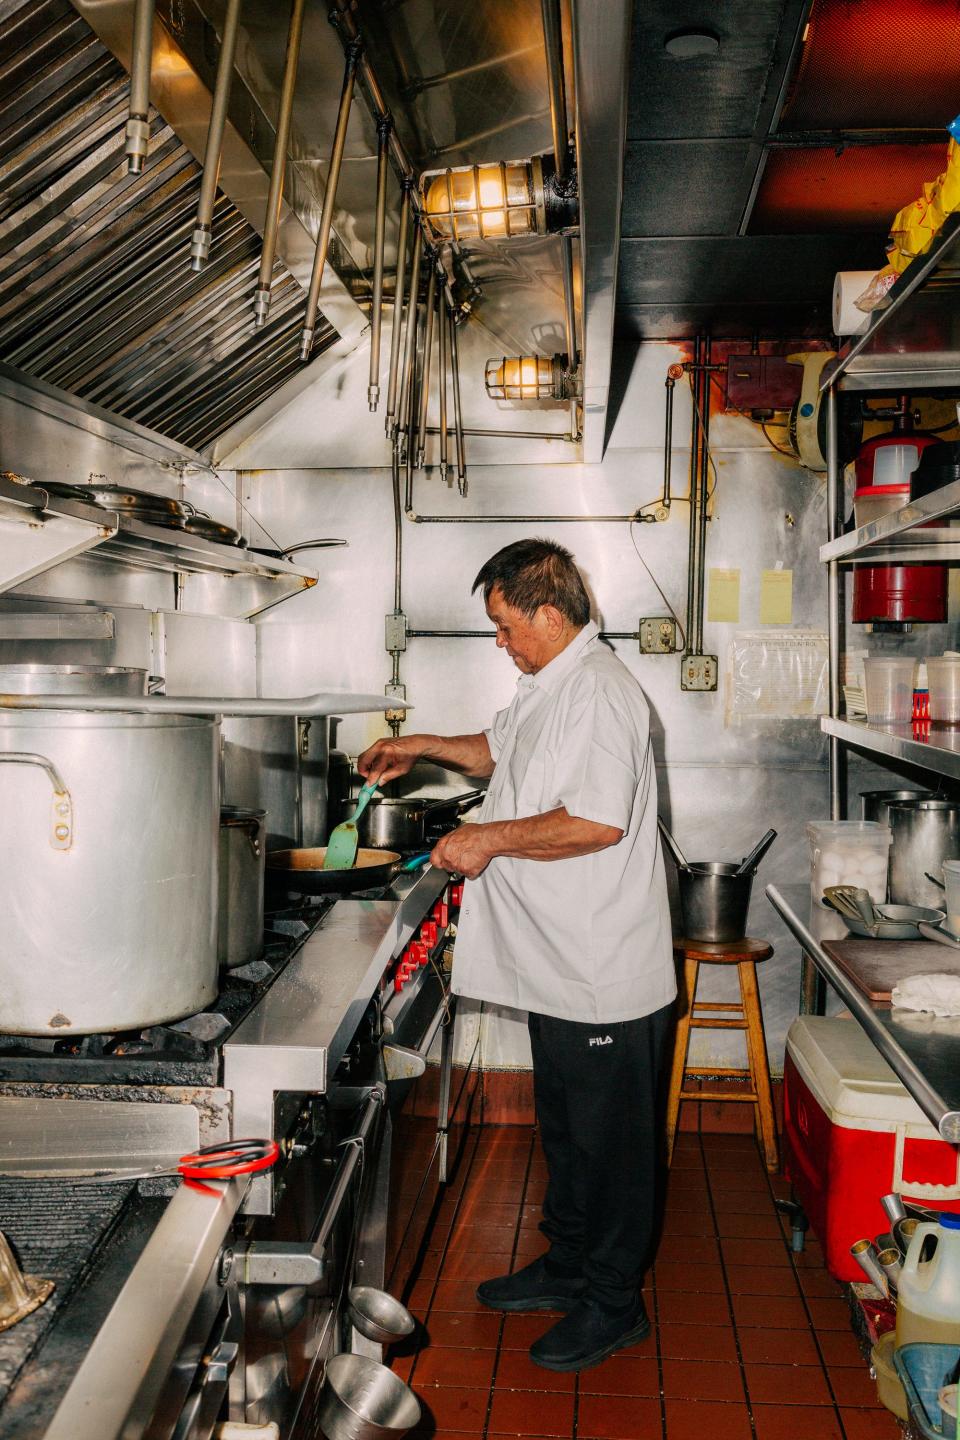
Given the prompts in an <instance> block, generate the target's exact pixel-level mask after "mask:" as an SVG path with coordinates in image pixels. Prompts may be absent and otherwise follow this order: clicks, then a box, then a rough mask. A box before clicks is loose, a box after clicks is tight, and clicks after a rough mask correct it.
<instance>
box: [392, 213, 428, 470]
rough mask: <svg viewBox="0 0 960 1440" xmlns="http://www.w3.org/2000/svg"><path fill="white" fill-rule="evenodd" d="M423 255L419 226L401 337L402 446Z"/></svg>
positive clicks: (399, 423) (407, 417) (399, 427)
mask: <svg viewBox="0 0 960 1440" xmlns="http://www.w3.org/2000/svg"><path fill="white" fill-rule="evenodd" d="M422 255H423V237H422V235H421V233H420V225H419V223H416V224H415V225H414V229H413V259H412V260H411V262H410V294H409V295H408V296H407V322H406V329H405V331H404V335H403V365H402V368H401V371H400V409H399V413H398V415H397V433H396V438H395V443H396V444H397V445H402V444H403V438H404V435H405V433H406V432H407V431H408V429H409V425H410V407H411V404H412V398H413V397H412V394H411V390H412V386H413V380H414V374H413V372H414V368H415V366H416V358H417V307H418V301H419V293H420V261H421V257H422Z"/></svg>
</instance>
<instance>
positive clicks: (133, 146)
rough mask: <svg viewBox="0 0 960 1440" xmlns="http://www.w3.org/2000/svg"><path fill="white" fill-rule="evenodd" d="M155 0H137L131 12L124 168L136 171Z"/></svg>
mask: <svg viewBox="0 0 960 1440" xmlns="http://www.w3.org/2000/svg"><path fill="white" fill-rule="evenodd" d="M155 9H156V4H155V0H137V3H136V7H135V9H134V12H133V47H132V53H131V62H130V107H129V111H128V114H127V129H126V136H127V138H126V144H125V146H124V149H125V151H126V155H127V171H128V173H129V174H131V175H139V174H140V173H141V172H142V170H143V163H144V161H145V160H146V158H147V141H148V139H149V136H150V71H151V67H152V64H153V14H154V10H155Z"/></svg>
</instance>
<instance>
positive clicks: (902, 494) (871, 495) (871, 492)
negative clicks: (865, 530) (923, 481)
mask: <svg viewBox="0 0 960 1440" xmlns="http://www.w3.org/2000/svg"><path fill="white" fill-rule="evenodd" d="M909 503H910V486H909V485H865V486H863V488H862V489H857V490H855V491H854V492H853V518H854V522H855V524H856V525H857V528H858V529H859V527H860V526H861V525H869V524H870V522H871V520H879V519H880V517H881V515H889V514H890V512H891V511H892V510H902V509H903V507H904V505H909Z"/></svg>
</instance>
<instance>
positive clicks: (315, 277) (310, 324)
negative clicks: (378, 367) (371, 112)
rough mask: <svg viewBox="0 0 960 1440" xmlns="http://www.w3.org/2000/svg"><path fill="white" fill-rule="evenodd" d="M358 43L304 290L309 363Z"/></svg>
mask: <svg viewBox="0 0 960 1440" xmlns="http://www.w3.org/2000/svg"><path fill="white" fill-rule="evenodd" d="M360 50H361V46H360V41H359V40H351V41H350V43H349V44H348V45H347V47H346V64H345V66H344V71H343V86H342V88H341V90H340V105H339V109H338V110H337V127H336V130H335V131H334V135H333V147H332V149H331V151H330V165H329V168H328V170H327V187H326V189H325V190H324V192H323V209H322V210H321V212H320V230H319V233H318V235H317V248H316V251H315V252H314V256H313V272H312V274H311V276H310V288H309V290H308V291H307V312H306V314H305V315H304V317H303V334H302V335H301V338H300V359H301V360H309V359H310V351H311V350H312V349H313V337H314V333H315V331H316V326H317V310H318V309H319V305H320V285H321V282H322V280H323V272H324V269H325V268H326V264H327V249H328V247H329V244H330V230H331V227H332V225H333V207H334V205H335V204H336V199H337V185H338V184H339V182H340V166H341V165H342V163H343V152H344V149H345V147H346V143H347V125H348V123H349V120H350V106H351V104H352V103H353V87H354V84H355V83H356V78H357V64H358V62H359V59H360Z"/></svg>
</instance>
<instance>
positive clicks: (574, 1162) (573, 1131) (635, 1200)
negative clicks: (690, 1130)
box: [529, 1005, 673, 1308]
mask: <svg viewBox="0 0 960 1440" xmlns="http://www.w3.org/2000/svg"><path fill="white" fill-rule="evenodd" d="M672 1010H673V1006H672V1005H667V1006H665V1007H664V1008H663V1009H662V1010H658V1011H656V1012H655V1014H653V1015H647V1016H645V1017H644V1018H643V1019H642V1020H626V1021H622V1022H621V1023H620V1024H617V1025H598V1024H594V1023H590V1024H581V1023H580V1022H578V1021H574V1020H554V1019H551V1018H550V1017H549V1016H547V1015H531V1016H530V1018H529V1026H530V1043H531V1045H532V1047H533V1084H534V1095H535V1099H536V1106H537V1122H538V1124H539V1127H540V1135H541V1139H542V1142H543V1148H544V1152H545V1154H546V1159H547V1170H548V1172H549V1182H548V1185H547V1195H546V1200H545V1202H544V1207H543V1214H544V1218H543V1224H542V1226H541V1229H542V1230H543V1232H544V1234H545V1235H546V1236H547V1239H548V1240H549V1241H550V1263H551V1265H552V1266H554V1267H556V1268H557V1269H562V1270H564V1271H566V1272H568V1273H576V1274H582V1275H584V1277H585V1278H586V1280H587V1285H588V1293H589V1294H590V1295H591V1297H592V1298H594V1299H596V1300H599V1301H600V1302H601V1304H603V1305H608V1306H611V1307H616V1308H620V1307H622V1306H626V1305H628V1304H630V1303H631V1302H632V1301H633V1300H634V1299H635V1298H636V1296H637V1293H638V1291H639V1289H640V1284H641V1281H642V1279H643V1273H644V1270H645V1268H646V1266H647V1264H648V1263H649V1261H650V1258H651V1257H650V1248H651V1245H652V1242H653V1235H654V1227H655V1220H656V1213H657V1197H658V1169H659V1166H660V1164H661V1151H662V1134H661V1127H660V1124H659V1123H658V1122H659V1118H660V1106H659V1104H658V1095H659V1090H660V1070H661V1060H662V1057H663V1050H664V1039H665V1036H666V1034H667V1031H668V1029H669V1024H670V1018H671V1013H672Z"/></svg>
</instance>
